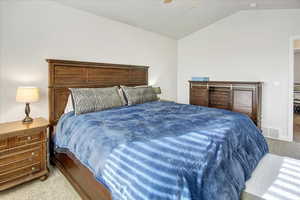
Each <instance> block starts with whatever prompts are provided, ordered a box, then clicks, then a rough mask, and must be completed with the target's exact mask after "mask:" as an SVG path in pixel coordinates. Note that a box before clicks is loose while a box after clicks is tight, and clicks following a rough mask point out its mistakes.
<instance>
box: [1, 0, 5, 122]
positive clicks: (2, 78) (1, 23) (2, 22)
mask: <svg viewBox="0 0 300 200" xmlns="http://www.w3.org/2000/svg"><path fill="white" fill-rule="evenodd" d="M2 8H3V7H2V3H1V2H0V122H1V121H2V114H1V113H2V99H3V98H1V97H2V96H3V91H2V90H3V84H4V83H3V81H2V80H3V78H2V74H3V72H2V54H3V48H2V47H3V39H2V31H1V28H2V26H1V24H2V23H3V9H2Z"/></svg>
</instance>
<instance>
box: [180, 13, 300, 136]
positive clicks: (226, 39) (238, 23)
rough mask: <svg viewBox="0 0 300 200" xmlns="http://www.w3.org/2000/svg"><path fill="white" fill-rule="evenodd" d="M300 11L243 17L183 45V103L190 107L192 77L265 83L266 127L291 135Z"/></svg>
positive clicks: (220, 24)
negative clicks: (293, 54)
mask: <svg viewBox="0 0 300 200" xmlns="http://www.w3.org/2000/svg"><path fill="white" fill-rule="evenodd" d="M299 24H300V10H258V11H254V10H251V11H241V12H239V13H237V14H235V15H232V16H229V17H227V18H224V19H223V20H221V21H218V22H216V23H215V24H213V25H210V26H209V27H207V28H205V29H202V30H200V31H198V32H195V33H193V34H191V35H190V36H187V37H185V38H183V39H181V40H180V41H179V43H178V86H177V87H178V101H179V102H183V103H187V102H188V97H189V95H188V93H189V92H188V80H189V79H190V78H191V76H209V77H210V78H211V80H230V81H263V82H264V87H263V103H262V126H263V127H267V128H276V129H278V130H279V131H280V139H285V140H288V139H291V136H290V135H289V134H288V130H289V125H288V124H289V123H288V120H289V115H288V106H289V104H288V102H289V93H288V91H289V87H290V85H289V80H290V81H293V77H290V76H289V58H290V56H289V50H290V38H291V37H292V36H294V35H300V26H299Z"/></svg>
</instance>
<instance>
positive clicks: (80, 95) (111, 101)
mask: <svg viewBox="0 0 300 200" xmlns="http://www.w3.org/2000/svg"><path fill="white" fill-rule="evenodd" d="M70 90H71V94H72V99H73V105H74V111H75V114H76V115H80V114H84V113H89V112H95V111H101V110H106V109H110V108H115V107H120V106H123V105H124V104H123V102H122V99H121V96H120V94H119V91H118V87H117V86H115V87H110V88H70Z"/></svg>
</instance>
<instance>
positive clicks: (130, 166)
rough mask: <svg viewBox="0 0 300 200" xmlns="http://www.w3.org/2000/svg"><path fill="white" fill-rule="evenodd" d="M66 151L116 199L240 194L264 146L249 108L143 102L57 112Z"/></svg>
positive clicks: (227, 199)
mask: <svg viewBox="0 0 300 200" xmlns="http://www.w3.org/2000/svg"><path fill="white" fill-rule="evenodd" d="M55 145H56V148H59V149H67V150H69V151H70V152H72V153H73V154H74V155H75V156H76V158H77V159H79V160H80V162H81V163H82V164H84V165H85V166H86V167H88V168H89V169H90V170H91V172H92V173H93V174H94V176H95V178H96V179H97V180H98V181H99V182H101V183H102V184H104V185H105V186H106V187H107V188H108V189H109V190H110V191H111V193H112V197H113V199H114V200H124V199H130V200H141V199H145V200H146V199H149V200H156V199H157V200H162V199H166V200H175V199H176V200H178V199H180V200H181V199H186V200H194V199H199V200H200V199H201V200H212V199H215V200H238V199H239V197H240V194H241V192H242V190H243V189H244V188H245V182H246V180H248V179H249V178H250V177H251V174H252V172H253V170H254V169H255V168H256V166H257V164H258V163H259V161H260V160H261V159H262V157H263V156H264V155H265V154H266V153H267V152H268V146H267V144H266V141H265V139H264V137H263V136H262V134H261V131H260V130H259V129H258V128H257V127H256V126H255V125H254V123H253V122H252V121H251V120H250V119H249V117H248V116H246V115H243V114H240V113H235V112H231V111H227V110H222V109H214V108H207V107H201V106H193V105H186V104H177V103H174V102H149V103H145V104H139V105H135V106H124V107H120V108H114V109H110V110H105V111H101V112H94V113H87V114H83V115H78V116H75V115H74V113H73V112H70V113H67V114H65V115H63V116H62V117H61V119H60V120H59V123H58V126H57V133H56V137H55Z"/></svg>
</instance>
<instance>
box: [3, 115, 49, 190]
mask: <svg viewBox="0 0 300 200" xmlns="http://www.w3.org/2000/svg"><path fill="white" fill-rule="evenodd" d="M48 126H49V122H48V121H47V120H45V119H43V118H36V119H34V121H33V122H32V123H30V124H23V123H22V122H21V121H17V122H8V123H2V124H0V191H2V190H5V189H8V188H11V187H14V186H16V185H19V184H21V183H24V182H27V181H30V180H33V179H37V178H40V180H45V179H46V178H47V176H48V166H47V128H48Z"/></svg>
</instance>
